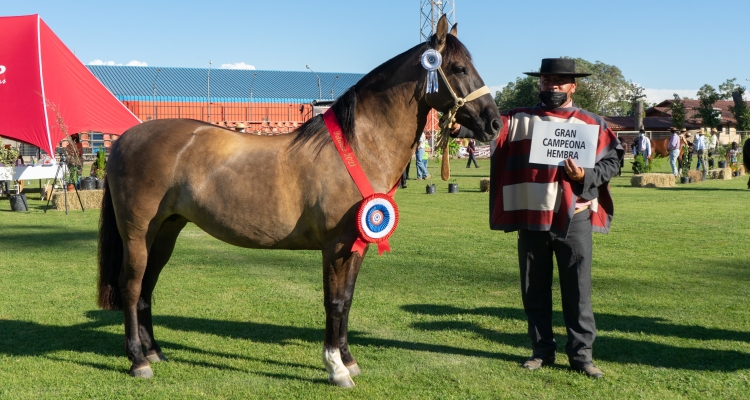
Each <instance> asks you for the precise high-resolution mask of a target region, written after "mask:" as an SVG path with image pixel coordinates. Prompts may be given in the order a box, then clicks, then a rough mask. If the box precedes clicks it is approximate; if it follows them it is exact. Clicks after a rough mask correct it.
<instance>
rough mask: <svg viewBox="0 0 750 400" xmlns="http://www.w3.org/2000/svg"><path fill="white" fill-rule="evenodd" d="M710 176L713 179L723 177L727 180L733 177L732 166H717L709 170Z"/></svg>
mask: <svg viewBox="0 0 750 400" xmlns="http://www.w3.org/2000/svg"><path fill="white" fill-rule="evenodd" d="M708 176H709V177H711V179H723V180H725V181H728V180H731V179H732V169H731V168H728V167H727V168H716V169H711V170H708Z"/></svg>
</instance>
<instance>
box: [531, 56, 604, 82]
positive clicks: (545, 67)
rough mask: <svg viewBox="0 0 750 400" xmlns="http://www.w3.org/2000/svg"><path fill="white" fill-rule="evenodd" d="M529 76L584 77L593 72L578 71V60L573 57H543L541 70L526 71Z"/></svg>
mask: <svg viewBox="0 0 750 400" xmlns="http://www.w3.org/2000/svg"><path fill="white" fill-rule="evenodd" d="M524 74H526V75H529V76H542V75H563V76H572V77H574V78H583V77H584V76H589V75H591V74H588V73H585V72H584V73H582V72H576V60H574V59H572V58H543V59H542V68H540V69H539V72H524Z"/></svg>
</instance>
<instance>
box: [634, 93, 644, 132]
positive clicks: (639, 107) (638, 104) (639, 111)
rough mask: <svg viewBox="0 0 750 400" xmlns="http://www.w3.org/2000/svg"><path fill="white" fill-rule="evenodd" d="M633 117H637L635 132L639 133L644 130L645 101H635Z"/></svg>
mask: <svg viewBox="0 0 750 400" xmlns="http://www.w3.org/2000/svg"><path fill="white" fill-rule="evenodd" d="M633 116H634V117H635V130H636V131H638V130H640V129H641V128H643V100H641V99H638V100H636V101H635V108H634V110H633Z"/></svg>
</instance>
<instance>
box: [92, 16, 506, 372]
mask: <svg viewBox="0 0 750 400" xmlns="http://www.w3.org/2000/svg"><path fill="white" fill-rule="evenodd" d="M448 28H449V26H448V22H447V20H446V19H445V18H444V17H443V18H441V19H440V21H439V22H438V25H437V29H436V33H435V34H434V35H433V36H432V37H431V38H430V40H428V41H426V42H424V43H421V44H419V45H417V46H415V47H413V48H411V49H409V50H407V51H405V52H403V53H402V54H400V55H397V56H395V57H394V58H392V59H390V60H389V61H386V62H385V63H383V64H382V65H380V66H378V67H377V68H375V69H374V70H372V71H371V72H370V73H368V74H367V75H365V76H364V77H363V78H362V79H361V80H360V81H359V82H357V84H355V85H354V86H353V87H352V88H350V89H349V90H348V91H347V92H345V93H344V94H343V95H342V96H341V97H340V98H339V99H338V100H337V101H336V102H335V103H334V104H333V105H332V107H331V110H329V111H333V113H334V114H335V116H336V117H337V119H338V121H339V123H340V127H341V131H342V132H343V135H344V136H345V137H346V139H347V140H348V142H349V143H350V145H351V149H352V151H353V153H354V154H355V155H356V157H357V159H358V160H359V163H360V165H361V168H362V171H363V172H364V175H365V176H366V179H368V180H369V182H370V183H371V185H372V188H373V190H374V191H375V192H377V193H386V192H388V191H389V189H391V188H394V187H395V185H396V184H397V182H399V179H400V177H401V173H402V172H403V170H404V168H405V167H406V164H407V163H408V162H409V160H410V159H411V155H412V154H414V150H415V146H416V145H417V142H418V140H419V137H420V135H421V134H422V131H423V129H424V127H425V124H426V122H427V118H428V114H429V112H430V110H431V109H436V110H438V111H440V112H443V113H447V112H449V111H452V110H451V109H453V110H455V109H456V107H455V106H454V105H458V103H459V100H460V103H463V102H464V100H469V98H470V97H475V96H472V95H474V94H476V93H477V92H479V91H478V90H477V89H478V88H480V90H482V89H483V90H484V93H485V94H489V90H488V89H486V86H484V82H483V81H482V79H481V77H480V76H479V74H478V73H477V71H476V69H475V67H474V65H473V63H472V60H471V55H470V54H469V52H468V50H467V49H466V47H464V45H463V44H462V43H461V42H460V41H459V40H458V39H457V32H458V31H457V26H456V25H453V27H452V28H451V29H450V32H449V31H448ZM429 49H434V50H435V51H437V52H439V53H440V55H441V56H442V64H441V65H442V67H441V68H442V69H443V72H441V77H440V78H441V79H438V81H439V83H438V87H437V89H438V90H437V91H436V92H435V91H430V93H427V90H426V88H427V73H428V71H426V70H425V68H424V67H423V66H422V63H421V62H420V60H421V55H422V54H423V53H425V52H426V51H427V50H429ZM469 93H471V95H468V96H467V94H469ZM458 95H464V96H467V97H466V98H465V99H464V98H458V97H457V96H458ZM455 118H456V121H457V122H458V123H460V124H462V125H463V126H466V127H467V128H469V129H471V130H472V131H473V132H474V133H475V135H476V136H477V137H478V138H480V140H483V141H490V140H492V139H494V138H495V137H496V136H497V134H498V132H499V131H500V129H501V127H502V122H501V119H500V114H499V112H498V109H497V106H496V105H495V102H494V99H493V98H492V96H491V95H490V96H486V95H484V94H483V95H481V96H479V97H478V98H476V99H474V101H468V102H466V103H465V105H463V107H460V108H459V109H458V110H457V111H456V112H455ZM337 140H338V139H337ZM336 146H337V144H336V143H335V142H334V140H332V138H331V135H330V134H329V130H328V129H327V127H326V122H325V121H324V117H321V116H316V117H313V118H312V119H310V120H308V121H307V122H306V123H304V124H303V125H302V126H301V127H299V128H298V129H297V130H296V131H294V132H293V133H290V134H287V135H278V136H256V135H248V134H243V133H241V132H235V131H231V130H226V129H223V128H220V127H217V126H214V125H211V124H208V123H205V122H201V121H195V120H187V119H163V120H154V121H149V122H144V123H142V124H139V125H137V126H135V127H133V128H131V129H129V130H127V131H126V132H125V133H124V134H123V135H122V136H121V138H120V139H119V140H118V141H116V142H115V143H114V144H113V146H112V148H111V152H110V155H109V161H108V163H107V167H106V173H107V175H106V179H105V182H106V183H105V190H104V196H103V200H102V211H101V217H100V222H99V253H98V264H99V279H98V305H99V307H101V308H103V309H108V310H122V312H123V316H124V326H125V353H126V355H127V357H128V358H129V359H130V361H131V367H130V370H129V374H130V375H131V376H134V377H140V378H150V377H152V376H153V371H152V369H151V366H150V363H154V362H159V361H164V360H166V357H165V356H164V354H163V351H162V349H161V347H160V346H159V345H158V344H157V342H156V340H155V338H154V331H153V324H152V293H153V290H154V287H155V286H156V283H157V280H158V278H159V274H160V272H161V271H162V269H163V268H164V266H165V265H166V264H167V262H168V261H169V258H170V256H171V254H172V252H173V250H174V247H175V242H176V240H177V237H178V235H179V233H180V231H181V230H182V229H183V228H184V227H185V225H186V224H187V223H188V222H193V223H194V224H195V225H197V226H198V227H199V228H201V229H202V230H204V231H205V232H207V233H208V234H210V235H211V236H213V237H215V238H218V239H219V240H222V241H224V242H226V243H229V244H232V245H235V246H241V247H245V248H254V249H289V250H320V251H321V253H322V261H323V296H324V306H325V312H326V327H325V335H324V340H323V357H322V358H323V365H324V366H325V368H326V371H327V372H328V374H329V375H328V381H329V382H330V383H332V384H335V385H337V386H339V387H353V386H354V381H353V380H352V379H351V378H352V377H353V376H356V375H358V374H360V373H361V369H360V368H359V366H358V365H357V361H356V359H355V358H354V356H352V354H351V351H350V349H349V343H348V337H347V329H348V319H349V311H350V308H351V304H352V296H353V294H354V286H355V282H356V279H357V275H358V273H359V270H360V266H361V264H362V261H363V259H364V257H365V256H366V254H367V248H366V247H367V246H365V248H364V251H363V252H362V253H361V254H360V253H359V252H356V251H353V249H352V247H353V244H354V243H355V242H356V241H357V240H359V237H360V233H359V231H358V227H357V221H358V217H357V212H358V206H359V204H360V203H362V194H361V193H360V191H359V189H358V187H357V186H356V185H355V183H354V182H353V180H352V177H350V175H349V174H348V173H347V169H346V166H345V163H344V161H343V158H342V156H341V155H340V154H339V153H338V151H337V148H336ZM236 182H250V183H249V186H250V187H251V188H252V190H244V187H243V188H241V187H240V186H237V185H234V184H233V183H236Z"/></svg>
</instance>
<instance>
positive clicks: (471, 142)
mask: <svg viewBox="0 0 750 400" xmlns="http://www.w3.org/2000/svg"><path fill="white" fill-rule="evenodd" d="M466 151H468V152H469V161H467V162H466V168H471V162H472V161H474V167H476V168H479V165H477V159H476V158H474V153H476V152H477V142H476V141H475V140H474V139H473V138H472V139H469V144H468V146H466Z"/></svg>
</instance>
